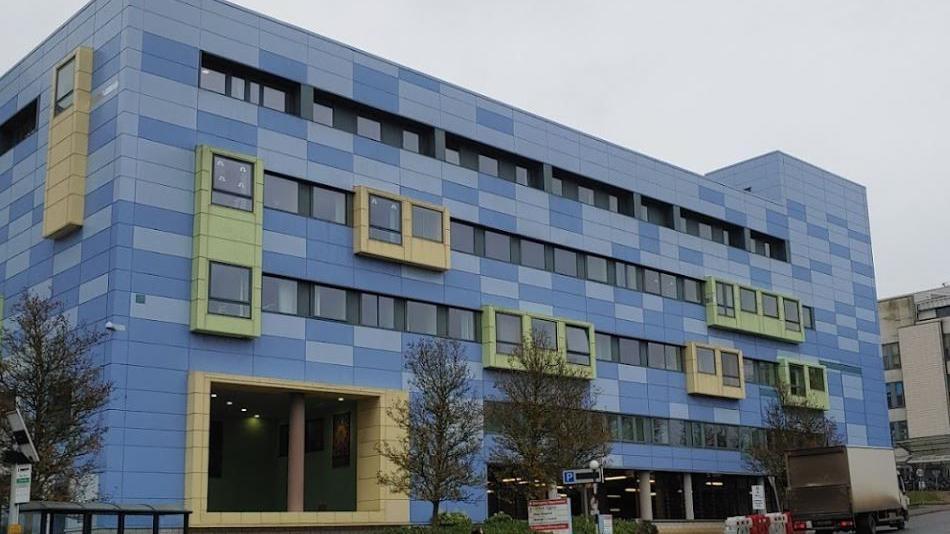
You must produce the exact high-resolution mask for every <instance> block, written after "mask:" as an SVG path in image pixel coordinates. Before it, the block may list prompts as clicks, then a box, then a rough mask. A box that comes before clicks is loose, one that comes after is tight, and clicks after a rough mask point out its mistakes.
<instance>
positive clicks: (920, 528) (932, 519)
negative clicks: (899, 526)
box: [878, 505, 950, 534]
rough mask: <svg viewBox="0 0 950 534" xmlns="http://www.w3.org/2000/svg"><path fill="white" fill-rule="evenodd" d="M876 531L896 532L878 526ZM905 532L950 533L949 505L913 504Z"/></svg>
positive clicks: (913, 533)
mask: <svg viewBox="0 0 950 534" xmlns="http://www.w3.org/2000/svg"><path fill="white" fill-rule="evenodd" d="M878 532H896V530H894V529H890V528H883V527H882V528H880V529H878ZM901 532H902V533H906V534H950V505H937V506H915V507H914V508H911V510H910V521H908V522H907V529H906V530H903V531H901Z"/></svg>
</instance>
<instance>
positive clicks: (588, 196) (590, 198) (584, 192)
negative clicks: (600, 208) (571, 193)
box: [577, 185, 594, 206]
mask: <svg viewBox="0 0 950 534" xmlns="http://www.w3.org/2000/svg"><path fill="white" fill-rule="evenodd" d="M577 200H580V201H581V202H582V203H584V204H589V205H591V206H593V205H594V190H593V189H591V188H589V187H584V186H582V185H579V186H577Z"/></svg>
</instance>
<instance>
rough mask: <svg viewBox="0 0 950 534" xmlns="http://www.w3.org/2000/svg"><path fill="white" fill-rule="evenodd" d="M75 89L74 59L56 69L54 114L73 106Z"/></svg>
mask: <svg viewBox="0 0 950 534" xmlns="http://www.w3.org/2000/svg"><path fill="white" fill-rule="evenodd" d="M75 88H76V58H72V59H70V60H69V61H67V62H66V63H63V64H62V65H60V67H59V68H58V69H56V97H55V98H54V100H55V101H56V113H57V114H58V113H62V112H63V111H66V110H67V109H69V107H70V106H72V105H73V100H74V94H75Z"/></svg>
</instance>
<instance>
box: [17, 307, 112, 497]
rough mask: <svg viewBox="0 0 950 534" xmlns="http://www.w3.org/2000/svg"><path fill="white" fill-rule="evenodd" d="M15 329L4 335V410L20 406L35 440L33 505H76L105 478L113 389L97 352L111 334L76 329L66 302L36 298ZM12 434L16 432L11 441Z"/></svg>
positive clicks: (83, 327)
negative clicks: (92, 483)
mask: <svg viewBox="0 0 950 534" xmlns="http://www.w3.org/2000/svg"><path fill="white" fill-rule="evenodd" d="M13 323H14V325H15V327H14V328H9V329H8V328H3V329H2V333H0V336H2V341H0V348H2V351H3V358H2V360H0V403H2V404H3V408H4V409H10V408H12V406H13V401H14V399H18V401H19V402H18V404H19V407H20V410H21V412H22V413H23V418H24V420H25V421H26V425H27V428H28V429H29V431H30V433H31V434H32V436H33V444H34V445H35V446H36V451H37V454H38V455H39V462H38V463H36V464H34V465H33V482H32V485H31V488H30V495H31V498H32V499H35V500H54V501H69V500H75V498H76V496H77V495H78V494H79V493H81V492H82V488H83V486H84V485H85V484H86V483H87V482H88V477H89V476H90V475H92V474H95V473H96V472H97V466H96V456H97V453H98V452H99V451H100V450H101V448H102V444H103V436H104V435H105V432H106V427H105V426H104V424H103V423H102V418H101V415H102V413H101V412H102V410H103V408H104V407H105V406H106V403H107V402H108V400H109V396H110V395H111V393H112V384H111V382H109V381H107V380H106V379H104V377H103V376H102V369H101V368H100V367H99V366H98V365H97V364H96V363H95V362H93V360H92V358H91V356H90V353H89V352H90V350H91V349H92V348H93V347H95V346H96V345H98V344H99V343H100V342H101V341H102V340H103V338H104V337H105V335H106V333H105V331H104V330H94V329H92V328H90V327H87V326H86V325H78V326H76V327H73V325H70V323H69V321H68V319H67V318H66V317H65V316H64V315H63V314H62V306H61V305H60V303H59V302H57V301H55V300H52V299H48V298H43V297H39V296H36V295H32V294H24V295H23V297H22V298H21V299H20V301H19V302H18V303H17V304H16V306H15V307H14V310H13ZM3 424H4V425H6V422H5V421H4V423H3ZM8 435H9V429H7V431H6V432H4V437H3V439H9V438H7V437H6V436H8ZM0 480H2V481H6V480H7V479H6V478H5V477H4V478H2V479H0ZM3 483H5V484H9V482H3Z"/></svg>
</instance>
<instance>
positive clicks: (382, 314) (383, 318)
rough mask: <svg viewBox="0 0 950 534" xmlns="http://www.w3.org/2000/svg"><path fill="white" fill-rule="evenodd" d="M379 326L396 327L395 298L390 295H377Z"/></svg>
mask: <svg viewBox="0 0 950 534" xmlns="http://www.w3.org/2000/svg"><path fill="white" fill-rule="evenodd" d="M377 300H378V304H379V312H378V316H379V326H380V327H381V328H396V300H395V299H393V298H391V297H379V298H378V299H377Z"/></svg>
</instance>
